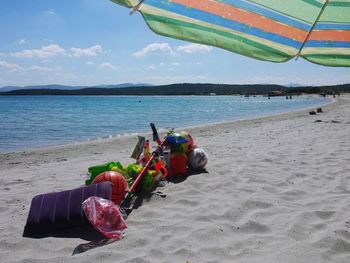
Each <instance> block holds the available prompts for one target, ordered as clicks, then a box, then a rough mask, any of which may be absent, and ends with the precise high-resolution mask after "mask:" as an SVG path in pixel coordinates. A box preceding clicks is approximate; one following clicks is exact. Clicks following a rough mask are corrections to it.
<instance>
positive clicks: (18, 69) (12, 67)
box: [0, 60, 24, 72]
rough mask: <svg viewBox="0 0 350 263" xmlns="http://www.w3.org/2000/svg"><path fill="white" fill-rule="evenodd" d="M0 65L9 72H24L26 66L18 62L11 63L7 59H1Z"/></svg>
mask: <svg viewBox="0 0 350 263" xmlns="http://www.w3.org/2000/svg"><path fill="white" fill-rule="evenodd" d="M0 67H2V68H5V69H7V70H8V72H22V71H24V68H23V67H21V66H20V65H17V64H11V63H8V62H6V61H3V60H0Z"/></svg>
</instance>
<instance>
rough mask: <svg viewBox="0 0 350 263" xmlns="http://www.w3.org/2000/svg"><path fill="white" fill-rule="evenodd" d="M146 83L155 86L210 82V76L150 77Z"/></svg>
mask: <svg viewBox="0 0 350 263" xmlns="http://www.w3.org/2000/svg"><path fill="white" fill-rule="evenodd" d="M146 81H147V82H149V83H154V84H171V83H180V82H181V83H183V82H196V83H200V82H210V79H209V78H208V76H205V75H197V76H192V75H178V76H176V75H169V76H148V77H146Z"/></svg>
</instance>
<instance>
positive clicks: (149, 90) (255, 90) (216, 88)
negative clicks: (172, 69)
mask: <svg viewBox="0 0 350 263" xmlns="http://www.w3.org/2000/svg"><path fill="white" fill-rule="evenodd" d="M333 92H335V93H339V92H350V84H344V85H335V86H320V87H312V86H310V87H285V86H281V85H229V84H210V83H207V84H202V83H201V84H194V83H181V84H171V85H160V86H139V87H137V86H133V87H125V88H120V87H118V88H83V89H77V90H63V89H26V90H13V91H9V92H0V95H140V96H147V95H214V94H216V95H248V94H250V95H258V94H261V95H270V96H278V95H286V94H301V93H310V94H311V93H315V94H320V93H324V94H327V93H328V94H331V93H333Z"/></svg>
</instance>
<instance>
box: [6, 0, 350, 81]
mask: <svg viewBox="0 0 350 263" xmlns="http://www.w3.org/2000/svg"><path fill="white" fill-rule="evenodd" d="M0 36H1V41H0V87H2V86H7V85H19V86H24V85H42V84H65V85H88V86H90V85H99V84H118V83H125V82H133V83H151V84H166V83H179V82H195V83H199V82H210V83H232V84H245V83H249V84H255V83H276V84H285V85H287V84H290V83H299V84H306V85H323V84H341V83H350V68H331V67H323V66H319V65H315V64H312V63H309V62H307V61H305V60H303V59H298V60H297V61H296V60H291V61H289V62H287V63H278V64H276V63H271V62H262V61H257V60H254V59H251V58H247V57H243V56H240V55H236V54H234V53H230V52H228V51H225V50H221V49H218V48H213V47H208V46H201V45H194V44H191V43H189V42H185V41H179V40H174V39H171V38H166V37H162V36H158V35H156V34H154V33H153V32H152V31H151V30H150V29H149V28H148V27H147V26H146V24H145V23H144V21H143V19H142V17H141V15H140V14H138V13H135V14H134V15H132V16H130V15H129V10H128V9H126V8H124V7H122V6H119V5H116V4H114V3H112V2H111V1H109V0H74V1H73V0H49V1H48V0H31V1H28V0H1V1H0Z"/></svg>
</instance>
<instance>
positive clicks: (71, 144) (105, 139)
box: [0, 95, 336, 161]
mask: <svg viewBox="0 0 350 263" xmlns="http://www.w3.org/2000/svg"><path fill="white" fill-rule="evenodd" d="M218 96H221V95H218ZM222 96H224V95H222ZM301 96H306V97H307V96H314V95H301ZM327 99H328V100H330V101H328V102H324V103H321V104H318V105H315V106H310V107H307V108H302V109H296V110H290V111H287V112H277V113H271V114H266V115H264V114H263V115H258V116H254V117H244V118H238V119H232V120H224V121H219V122H213V123H204V124H198V125H190V126H184V127H178V128H175V130H192V129H196V128H202V127H207V126H215V125H220V124H225V123H233V122H238V121H248V120H254V119H260V118H268V117H272V116H277V115H283V114H293V113H295V112H299V111H307V110H311V109H315V108H317V107H325V106H327V105H330V104H333V103H335V102H336V99H334V98H327ZM155 124H156V123H155ZM158 132H159V133H163V134H164V133H166V130H165V129H159V131H158ZM149 134H151V133H150V132H131V133H127V134H112V135H106V136H103V137H98V138H91V139H88V140H84V141H75V142H68V143H63V144H58V145H47V146H45V145H43V146H40V145H39V146H34V147H32V148H27V149H19V150H14V151H8V152H0V161H1V156H2V155H9V154H20V153H31V152H33V153H34V152H38V151H51V150H55V149H57V148H64V147H74V146H79V145H82V144H90V143H98V142H101V143H103V142H113V141H115V140H119V139H120V140H122V139H127V140H128V139H129V138H130V137H137V136H138V135H140V136H149Z"/></svg>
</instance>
